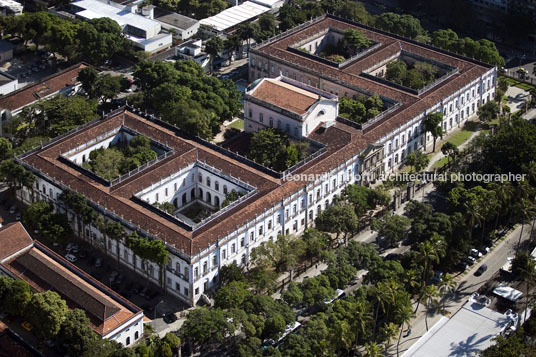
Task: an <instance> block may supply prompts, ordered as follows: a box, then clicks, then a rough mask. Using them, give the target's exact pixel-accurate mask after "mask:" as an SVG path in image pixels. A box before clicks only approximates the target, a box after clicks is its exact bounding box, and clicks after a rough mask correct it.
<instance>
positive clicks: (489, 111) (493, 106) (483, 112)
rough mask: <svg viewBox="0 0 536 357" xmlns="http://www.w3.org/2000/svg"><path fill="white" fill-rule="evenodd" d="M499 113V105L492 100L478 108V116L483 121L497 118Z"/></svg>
mask: <svg viewBox="0 0 536 357" xmlns="http://www.w3.org/2000/svg"><path fill="white" fill-rule="evenodd" d="M498 114H499V105H498V104H497V102H495V101H494V100H490V101H488V102H487V103H486V104H484V105H482V106H481V107H480V108H478V117H479V119H480V120H481V121H483V122H489V121H492V120H493V119H495V118H497V115H498Z"/></svg>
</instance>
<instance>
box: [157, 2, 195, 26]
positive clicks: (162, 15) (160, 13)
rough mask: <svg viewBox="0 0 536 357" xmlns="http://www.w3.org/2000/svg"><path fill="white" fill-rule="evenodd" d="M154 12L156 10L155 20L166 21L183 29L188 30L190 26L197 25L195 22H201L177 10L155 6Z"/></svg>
mask: <svg viewBox="0 0 536 357" xmlns="http://www.w3.org/2000/svg"><path fill="white" fill-rule="evenodd" d="M154 12H155V15H154V19H155V20H157V21H160V22H164V23H166V24H169V25H171V26H175V27H177V28H180V29H181V30H187V29H189V28H190V27H192V26H195V24H197V23H198V22H199V21H197V20H196V19H192V18H190V17H188V16H184V15H181V14H177V13H176V12H171V11H166V10H163V9H160V8H159V7H155V9H154Z"/></svg>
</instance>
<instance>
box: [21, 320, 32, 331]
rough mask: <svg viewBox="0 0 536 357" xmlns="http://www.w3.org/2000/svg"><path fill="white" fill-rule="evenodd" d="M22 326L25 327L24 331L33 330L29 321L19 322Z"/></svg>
mask: <svg viewBox="0 0 536 357" xmlns="http://www.w3.org/2000/svg"><path fill="white" fill-rule="evenodd" d="M20 325H21V326H22V328H23V329H25V330H26V331H28V332H30V331H32V330H33V326H32V324H31V323H29V322H28V321H23V322H21V324H20Z"/></svg>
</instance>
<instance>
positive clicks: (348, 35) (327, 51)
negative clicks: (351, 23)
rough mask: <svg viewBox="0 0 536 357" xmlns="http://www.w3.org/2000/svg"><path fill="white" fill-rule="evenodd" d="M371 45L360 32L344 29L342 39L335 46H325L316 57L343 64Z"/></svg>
mask: <svg viewBox="0 0 536 357" xmlns="http://www.w3.org/2000/svg"><path fill="white" fill-rule="evenodd" d="M372 43H373V42H372V41H371V40H369V39H368V38H367V37H366V36H365V35H363V33H362V32H361V31H358V30H354V29H346V30H344V35H343V37H342V38H341V39H340V40H339V41H337V43H336V44H335V45H332V44H330V43H328V44H326V45H325V46H324V48H322V51H321V52H320V53H319V54H318V55H319V56H320V57H324V58H326V59H328V60H330V61H333V62H344V61H345V60H346V59H348V58H350V57H352V56H354V55H356V54H357V53H359V52H361V51H363V50H366V49H367V48H369V47H370V46H371V45H372ZM300 50H302V51H305V52H309V51H308V50H307V49H302V48H300Z"/></svg>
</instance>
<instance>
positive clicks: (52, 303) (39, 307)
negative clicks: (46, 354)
mask: <svg viewBox="0 0 536 357" xmlns="http://www.w3.org/2000/svg"><path fill="white" fill-rule="evenodd" d="M67 311H68V308H67V303H66V302H65V300H63V299H62V298H61V297H60V296H59V295H58V294H57V293H56V292H54V291H51V290H49V291H45V292H44V293H37V294H33V296H32V298H31V299H30V301H29V302H28V304H27V305H26V309H25V311H24V314H25V315H26V316H27V318H28V321H29V322H30V323H31V324H32V325H33V326H35V327H36V330H37V331H38V333H39V335H41V336H42V337H44V338H48V339H50V338H54V337H56V335H58V333H59V332H60V329H61V325H62V324H63V322H64V321H65V318H66V317H67Z"/></svg>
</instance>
